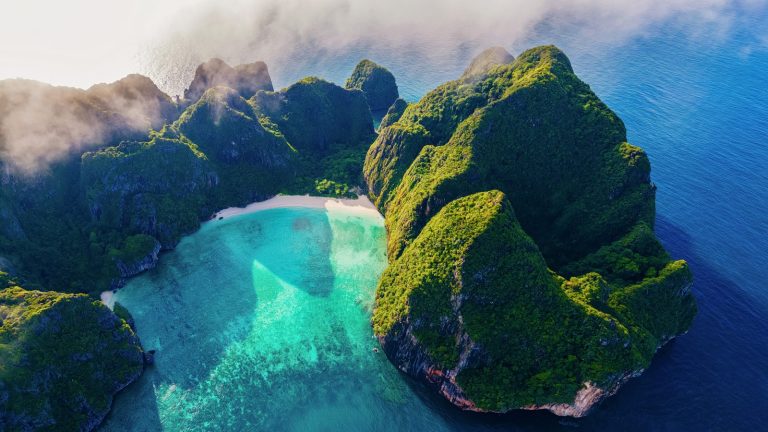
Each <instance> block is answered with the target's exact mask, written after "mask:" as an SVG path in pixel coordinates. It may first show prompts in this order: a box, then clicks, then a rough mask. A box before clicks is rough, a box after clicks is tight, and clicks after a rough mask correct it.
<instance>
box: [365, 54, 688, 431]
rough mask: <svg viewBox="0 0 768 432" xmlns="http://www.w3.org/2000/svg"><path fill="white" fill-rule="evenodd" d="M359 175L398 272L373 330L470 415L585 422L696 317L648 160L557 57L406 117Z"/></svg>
mask: <svg viewBox="0 0 768 432" xmlns="http://www.w3.org/2000/svg"><path fill="white" fill-rule="evenodd" d="M365 176H366V181H367V184H368V186H369V193H370V195H371V198H372V200H373V201H374V202H375V203H376V204H377V206H378V207H379V209H380V210H381V211H382V213H383V214H384V216H385V226H386V227H387V233H388V245H387V248H388V256H389V261H390V267H389V268H388V269H387V270H386V272H385V275H384V276H383V277H382V280H381V282H380V285H379V287H378V289H377V302H376V307H375V310H374V314H373V323H374V329H375V332H376V334H377V336H379V339H380V341H381V342H382V344H383V346H384V349H385V352H386V353H387V355H388V356H389V358H390V359H391V360H392V361H393V363H395V364H396V365H397V366H398V367H400V368H401V369H402V370H404V371H406V372H408V373H409V374H410V375H413V376H416V377H418V378H422V379H425V380H426V381H429V382H432V383H433V384H435V385H436V386H437V387H438V388H439V391H440V392H441V393H442V394H443V395H444V396H445V397H446V398H448V399H449V400H451V401H452V402H453V403H455V404H457V405H459V406H461V407H463V408H466V409H472V410H477V411H495V412H505V411H508V410H510V409H516V408H525V409H534V408H544V409H549V410H550V411H552V412H554V413H556V414H560V415H570V416H582V415H585V414H586V413H587V412H588V411H589V409H591V407H592V406H594V405H595V404H596V403H598V402H599V401H600V400H602V399H603V398H604V397H607V396H609V395H610V394H612V393H613V392H615V391H616V390H617V389H618V387H619V386H620V385H621V384H623V382H624V381H625V380H626V379H627V378H628V377H630V376H634V375H636V374H637V373H639V371H642V370H643V369H645V368H647V367H648V365H649V364H650V360H651V358H652V356H653V354H654V353H655V352H656V350H657V349H658V348H659V347H660V346H661V345H663V344H664V343H665V342H666V341H668V340H669V339H670V338H673V337H675V336H676V335H678V334H680V333H683V332H685V331H686V330H687V328H688V327H689V326H690V324H691V321H692V319H693V316H694V315H695V313H696V306H695V302H694V300H693V298H692V296H691V294H690V290H689V288H690V284H691V275H690V272H689V270H688V268H687V265H686V264H685V262H684V261H672V260H671V259H670V258H669V256H668V255H667V254H666V252H665V251H664V250H663V248H662V247H661V245H659V243H658V241H657V240H656V239H655V237H654V235H653V232H652V226H653V222H654V214H655V209H654V193H655V186H653V185H652V184H651V182H650V164H649V162H648V158H647V156H646V155H645V153H644V152H643V151H642V150H641V149H640V148H638V147H635V146H632V145H631V144H628V143H627V142H626V132H625V129H624V125H623V123H622V122H621V120H619V119H618V117H616V115H615V114H614V113H613V112H611V111H610V110H609V109H608V108H607V107H606V106H605V105H604V104H603V103H602V102H601V101H600V100H599V99H598V98H597V97H596V96H595V95H594V93H592V92H591V90H590V89H589V87H588V86H587V85H586V84H584V83H583V82H581V81H580V80H579V79H578V78H577V77H576V75H575V74H574V73H573V69H572V67H571V65H570V62H569V60H568V59H567V57H566V56H565V55H564V54H563V53H562V52H560V51H559V50H558V49H557V48H555V47H551V46H545V47H539V48H534V49H531V50H528V51H526V52H524V53H523V54H521V55H520V57H518V58H517V59H516V60H515V61H514V62H512V63H511V64H501V65H492V66H491V67H490V68H488V69H487V71H486V72H484V73H483V74H482V76H478V75H474V76H473V79H472V80H467V79H464V78H462V79H460V80H458V81H453V82H450V83H447V84H444V85H442V86H440V87H438V88H437V89H435V90H433V91H432V92H430V93H429V94H427V95H426V96H424V98H422V100H421V101H419V102H418V103H415V104H412V105H410V106H408V108H407V109H406V110H405V112H404V113H403V114H402V116H401V117H400V120H399V121H397V122H395V123H393V124H392V125H391V126H389V127H387V128H384V129H383V130H382V131H381V132H380V134H379V136H378V138H377V140H376V142H374V144H373V145H372V146H371V148H370V150H369V152H368V155H367V158H366V163H365ZM489 191H495V192H489ZM489 202H490V203H493V206H491V207H487V206H488V205H490V204H488V203H489ZM512 209H514V211H513V210H512ZM473 212H475V213H477V214H471V213H473ZM489 212H490V213H489ZM501 226H504V227H505V228H501ZM465 227H468V228H472V230H474V231H473V232H472V233H471V235H470V233H468V232H465V231H466V228H465ZM478 238H481V239H482V241H481V240H477V239H478ZM521 267H522V268H521ZM598 272H600V273H598ZM419 275H423V276H419ZM422 278H423V279H422ZM641 298H642V300H641ZM657 310H660V311H663V312H662V313H658V314H657V313H655V311H657ZM591 389H597V390H596V391H592V390H591ZM582 392H587V393H589V397H586V398H585V397H578V395H579V394H581V393H582ZM585 394H586V393H585Z"/></svg>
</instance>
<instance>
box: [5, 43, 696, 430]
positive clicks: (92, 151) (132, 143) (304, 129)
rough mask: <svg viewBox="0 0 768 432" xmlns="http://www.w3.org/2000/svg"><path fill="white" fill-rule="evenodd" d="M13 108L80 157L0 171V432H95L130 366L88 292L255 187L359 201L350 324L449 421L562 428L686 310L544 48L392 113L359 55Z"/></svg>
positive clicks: (620, 131)
mask: <svg viewBox="0 0 768 432" xmlns="http://www.w3.org/2000/svg"><path fill="white" fill-rule="evenodd" d="M31 95H35V96H36V98H34V99H35V100H37V99H39V97H40V96H41V95H42V97H43V99H44V100H49V101H55V102H56V103H57V107H59V108H58V109H59V110H64V111H67V112H68V113H70V114H71V116H68V117H66V118H67V119H70V118H71V119H72V120H71V121H82V122H84V123H87V124H89V125H93V128H94V129H97V130H98V131H99V133H96V134H85V135H83V136H77V137H65V139H71V140H79V141H81V143H82V144H83V151H71V152H69V153H67V154H66V155H65V156H64V157H62V158H60V159H56V160H53V161H51V163H50V165H49V166H46V167H45V169H44V170H37V171H34V172H30V170H29V169H28V165H29V163H30V161H25V162H27V164H26V165H25V164H19V163H18V162H17V161H15V160H14V159H12V158H10V157H8V158H4V159H3V160H2V161H0V164H2V166H1V167H0V168H2V177H1V178H0V269H1V270H2V273H0V288H4V289H2V291H0V426H2V428H3V429H4V430H38V429H46V428H53V427H56V428H62V429H71V430H92V429H94V428H95V427H97V426H98V425H99V424H100V422H101V421H102V420H103V418H104V417H105V416H106V414H107V412H108V411H109V409H110V406H111V401H112V397H113V396H114V394H115V393H117V392H118V391H120V390H121V389H122V388H124V387H125V386H127V385H128V384H130V383H131V382H132V381H134V380H135V379H136V378H137V377H138V376H140V375H141V373H142V370H143V368H144V367H147V366H148V365H151V362H152V355H151V354H150V353H149V352H145V348H143V347H142V345H141V343H140V341H139V339H138V337H137V336H136V332H135V328H134V324H133V321H132V318H131V316H130V313H129V312H128V310H126V309H125V308H123V307H121V306H120V305H119V304H116V305H114V309H113V310H110V309H109V308H107V307H106V306H105V305H104V304H102V303H101V302H100V301H99V300H98V298H99V295H100V293H101V292H102V291H105V290H114V289H118V288H120V287H121V286H123V285H124V284H125V283H126V280H127V279H129V278H131V277H132V276H135V275H137V274H139V273H140V272H143V271H145V270H148V269H151V268H153V267H154V266H155V265H157V262H158V260H159V259H161V252H162V251H165V250H171V249H173V248H174V247H175V246H176V245H177V244H178V243H179V241H180V239H181V238H182V237H183V236H185V235H187V234H190V233H192V232H194V231H195V230H196V229H197V228H198V227H199V226H200V223H201V222H202V221H205V220H208V219H210V218H211V217H212V216H213V215H215V214H216V213H217V212H218V211H219V210H221V209H223V208H227V207H243V206H245V205H246V204H249V203H252V202H256V201H263V200H266V199H268V198H270V197H273V196H275V195H277V194H288V195H290V194H294V195H304V194H310V195H318V196H332V197H348V198H352V197H356V196H357V195H367V196H368V197H369V198H370V199H371V201H372V202H373V203H374V204H375V206H376V207H377V208H378V210H379V211H380V213H381V214H382V215H383V216H384V218H385V226H386V228H387V237H388V239H387V257H388V260H389V266H388V268H387V269H386V270H385V272H384V274H383V275H382V277H381V280H380V282H379V286H378V288H377V290H376V302H375V308H374V311H373V315H372V318H371V323H372V327H373V332H374V334H375V335H376V337H377V338H378V341H379V342H380V344H381V347H382V350H383V351H384V353H385V354H386V355H387V357H388V358H389V360H390V361H391V362H392V363H393V364H394V365H395V366H397V367H398V368H399V369H400V370H402V371H403V372H405V373H406V374H408V375H410V376H412V377H414V378H415V379H417V380H420V381H423V382H426V383H428V385H429V386H431V387H432V388H434V389H435V391H436V392H438V393H439V394H441V395H443V396H444V397H445V398H447V399H448V400H449V401H450V402H451V403H453V404H454V405H456V406H458V407H460V408H462V409H467V410H473V411H481V412H507V411H510V410H514V409H527V410H532V409H545V410H549V411H551V412H553V413H555V414H557V415H562V416H573V417H580V416H583V415H586V414H587V413H588V412H589V410H590V409H591V408H592V407H594V406H595V405H596V404H598V403H599V402H600V401H602V400H603V399H604V398H605V397H608V396H610V395H612V394H614V393H615V392H616V391H617V390H618V389H619V388H620V387H621V385H622V384H624V383H625V382H626V381H627V380H628V379H630V378H632V377H635V376H638V375H639V374H641V373H642V372H643V371H644V370H645V369H646V368H647V367H648V366H649V365H650V363H651V360H652V358H653V355H654V354H655V353H656V351H657V350H658V349H659V348H660V347H661V346H663V345H664V344H665V343H666V342H668V341H669V340H671V339H672V338H674V337H676V336H678V335H680V334H682V333H685V332H686V331H687V329H688V328H689V326H690V324H691V322H692V320H693V317H694V315H695V314H696V304H695V300H694V298H693V296H692V294H691V284H692V276H691V274H690V271H689V270H688V267H687V264H686V263H685V262H684V261H681V260H677V261H676V260H672V259H671V258H670V257H669V256H668V254H667V253H666V252H665V250H664V248H663V247H662V246H661V245H660V243H659V242H658V241H657V239H656V238H655V236H654V233H653V226H654V218H655V186H654V185H653V184H652V182H651V180H650V163H649V161H648V158H647V156H646V154H645V153H644V152H643V150H642V149H640V148H638V147H636V146H633V145H631V144H629V143H627V142H626V141H627V138H626V131H625V128H624V125H623V123H622V122H621V120H620V119H619V118H618V117H617V116H616V115H615V114H614V113H613V112H612V111H611V110H610V109H609V108H608V107H607V106H606V105H605V104H603V103H602V102H601V101H600V100H599V99H598V98H597V96H596V95H595V94H594V93H593V92H592V91H591V90H590V88H589V86H588V85H586V84H585V83H583V82H582V81H581V80H579V78H578V77H577V76H576V75H575V74H574V72H573V69H572V67H571V64H570V61H569V60H568V58H567V57H566V56H565V55H564V54H563V53H562V52H561V51H560V50H558V49H557V48H555V47H552V46H544V47H537V48H534V49H531V50H528V51H525V52H523V53H522V54H521V55H519V56H518V57H517V58H513V57H512V56H511V55H510V54H509V53H507V52H506V50H504V49H502V48H492V49H490V50H488V51H486V52H483V53H482V54H481V55H480V56H478V57H477V58H476V59H475V61H473V62H472V64H471V65H470V66H469V67H468V69H467V71H466V72H465V73H464V75H463V76H461V77H460V78H459V79H457V80H455V81H451V82H448V83H445V84H443V85H441V86H439V87H438V88H436V89H435V90H433V91H431V92H429V93H428V94H427V95H426V96H424V97H423V98H422V99H421V100H420V101H418V102H416V103H413V104H408V103H407V102H406V101H404V100H402V99H398V96H399V95H398V92H397V86H396V83H395V79H394V77H393V76H392V74H391V73H389V71H387V70H386V69H385V68H383V67H382V66H379V65H376V64H375V63H373V62H371V61H369V60H364V61H362V62H361V63H360V64H359V65H358V66H357V67H356V68H355V70H354V72H353V74H352V76H351V77H350V79H349V80H348V81H347V83H346V86H345V88H343V87H340V86H337V85H335V84H333V83H329V82H326V81H324V80H322V79H318V78H305V79H303V80H301V81H299V82H297V83H295V84H293V85H291V86H289V87H287V88H285V89H282V90H279V91H274V89H273V85H272V82H271V79H270V77H269V73H268V71H267V67H266V65H265V64H264V63H261V62H257V63H253V64H249V65H240V66H236V67H231V66H229V65H227V64H226V63H224V62H223V61H221V60H215V59H214V60H211V61H209V62H207V63H205V64H203V65H201V66H200V67H198V69H197V71H196V74H195V78H194V80H193V82H192V83H191V84H190V86H189V88H188V90H187V91H186V92H185V95H184V96H185V97H184V99H181V100H178V101H174V100H173V99H172V98H170V97H169V96H168V95H166V94H164V93H163V92H161V91H160V90H159V89H158V88H157V87H156V86H155V85H154V83H152V81H151V80H149V79H148V78H145V77H141V76H137V75H131V76H129V77H127V78H125V79H123V80H121V81H118V82H116V83H112V84H104V85H97V86H94V87H92V88H90V89H88V90H77V89H68V88H60V87H51V86H47V85H44V84H40V83H36V82H31V81H23V80H8V81H3V82H0V118H1V117H4V116H5V117H9V116H13V115H14V113H15V112H18V111H19V110H20V109H21V108H20V106H19V104H21V105H22V108H23V103H24V102H25V101H28V100H32V99H33V98H31ZM126 107H130V109H126ZM384 110H386V115H385V116H384V118H383V119H382V121H381V124H380V126H379V129H378V130H375V129H374V122H373V117H372V114H371V112H372V111H382V112H383V111H384ZM37 121H38V122H39V124H37V125H34V126H35V127H37V128H43V129H44V128H55V126H56V122H57V121H60V116H58V115H57V111H52V112H51V116H50V117H47V118H38V119H37ZM148 130H149V132H147V131H148ZM5 139H8V137H2V136H0V149H3V148H4V145H5V143H4V141H1V140H5ZM0 154H3V155H5V154H7V152H2V153H0ZM157 355H162V352H159V353H158V354H157Z"/></svg>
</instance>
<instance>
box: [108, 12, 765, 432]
mask: <svg viewBox="0 0 768 432" xmlns="http://www.w3.org/2000/svg"><path fill="white" fill-rule="evenodd" d="M690 30H691V29H687V28H685V26H684V25H673V24H670V25H668V26H666V25H665V26H660V27H658V28H654V29H653V31H649V32H648V33H647V34H645V35H644V36H642V37H634V38H631V39H628V40H624V41H620V42H616V41H612V42H611V43H606V42H605V41H603V42H602V43H598V42H595V43H585V41H584V39H583V38H572V37H571V36H572V34H571V33H570V32H568V31H567V29H562V28H560V29H558V30H557V31H555V30H553V29H546V28H542V29H541V30H540V31H539V32H537V33H536V34H537V36H535V37H532V38H531V39H530V40H528V41H526V42H524V43H522V42H518V43H516V44H515V45H514V46H507V49H509V50H510V52H512V53H513V54H514V55H517V54H519V52H520V51H522V50H523V49H524V48H527V47H530V46H534V45H537V44H548V43H554V44H556V45H558V46H559V47H561V48H562V49H563V50H564V51H565V52H566V54H567V55H568V56H569V58H570V59H571V62H572V64H573V66H574V69H575V71H576V73H577V74H578V75H579V76H580V77H581V78H582V79H583V80H584V81H585V82H587V83H588V84H590V85H591V87H592V88H593V90H594V91H595V92H596V93H597V95H598V96H600V97H601V98H602V99H603V100H604V101H605V102H606V103H607V104H608V105H609V106H610V107H611V108H612V109H613V110H614V111H616V112H617V113H618V114H619V116H620V117H621V118H622V119H623V120H624V122H625V124H626V127H627V131H628V138H629V141H630V142H631V143H633V144H635V145H638V146H641V147H643V148H644V149H645V150H646V151H647V152H648V154H649V156H650V159H651V163H652V170H653V172H652V178H653V181H654V183H655V184H656V185H657V187H658V192H657V221H656V231H657V233H658V235H659V237H660V239H661V241H662V242H663V243H664V245H665V246H666V247H667V249H668V250H669V252H670V253H671V254H672V256H673V257H675V258H683V259H686V260H687V261H688V262H689V263H690V266H691V268H692V270H693V273H694V277H695V285H694V292H695V295H696V298H697V301H698V305H699V314H698V316H697V318H696V320H695V322H694V325H693V327H692V328H691V330H690V332H689V333H688V334H686V335H684V336H682V337H680V338H678V339H676V340H674V341H673V342H671V343H670V344H668V345H667V346H666V347H664V348H663V349H662V350H661V351H660V352H659V353H658V354H657V356H656V357H655V359H654V362H653V364H652V365H651V367H650V368H649V369H648V370H647V371H646V372H645V373H644V374H643V375H642V376H641V377H639V378H637V379H634V380H632V381H630V382H629V383H628V384H627V385H626V386H624V387H623V388H622V389H621V390H620V391H619V393H618V394H617V395H616V396H614V397H612V398H610V399H608V400H607V401H606V402H604V403H603V404H602V405H601V406H599V407H597V408H596V409H595V410H594V411H593V412H592V413H591V414H590V415H589V416H588V417H586V418H584V419H578V420H573V419H566V420H564V419H559V418H557V417H555V416H553V415H550V414H548V413H511V414H508V415H477V414H471V413H464V412H461V411H459V410H457V409H455V408H454V407H452V406H451V405H449V404H448V403H447V402H445V401H444V400H442V399H441V398H439V397H436V396H434V395H432V394H431V393H430V392H428V391H424V389H423V388H421V387H420V386H419V385H418V384H415V383H408V386H409V387H411V389H410V391H413V392H414V394H416V395H417V397H418V398H420V399H421V400H420V404H423V406H424V407H425V408H426V409H428V410H429V413H425V414H424V416H423V418H420V419H413V420H414V422H410V423H408V424H401V425H400V426H402V427H397V426H396V425H394V424H393V425H389V426H392V427H389V429H393V428H394V429H395V430H396V429H400V430H405V429H409V428H410V429H414V428H416V425H419V426H418V428H416V430H430V429H434V430H438V429H439V430H445V429H450V430H457V431H492V430H505V431H507V430H513V431H538V430H565V431H575V430H583V431H593V430H594V431H605V430H607V431H731V430H736V431H758V430H768V419H766V418H765V416H768V323H766V317H768V286H767V285H768V38H766V35H768V12H766V11H765V10H763V11H762V12H760V13H756V14H754V15H753V16H744V17H740V18H739V24H738V25H735V26H734V27H733V28H731V29H730V30H728V31H725V32H722V33H718V34H712V35H708V34H700V33H699V34H693V33H695V32H691V31H690ZM436 37H439V35H436ZM442 43H444V44H448V45H450V44H454V42H452V41H444V42H442ZM498 43H499V44H501V45H504V41H499V42H498ZM455 46H456V48H455V49H453V50H447V51H445V50H444V51H443V52H449V53H450V54H449V55H444V57H443V58H439V59H434V58H432V59H429V61H422V60H421V59H420V58H419V57H418V56H416V55H409V53H407V52H403V51H402V50H401V49H400V50H387V49H384V48H382V49H374V50H373V51H371V49H370V47H368V48H365V49H363V48H361V49H360V50H352V51H351V52H347V53H345V54H343V55H334V56H331V57H322V56H318V55H307V56H306V57H303V58H300V59H296V61H295V62H294V63H293V64H294V66H293V68H292V69H290V70H282V71H276V70H271V73H272V75H273V77H274V78H275V82H276V86H277V87H281V86H285V85H288V84H290V83H291V82H293V81H295V80H296V79H298V78H301V77H303V76H306V75H319V76H321V77H323V78H326V79H328V80H331V81H334V82H337V83H343V82H344V79H345V77H346V76H347V75H348V74H349V72H350V71H351V69H352V68H353V67H354V64H355V63H356V62H357V61H358V60H359V59H361V58H363V57H369V58H371V59H373V60H374V61H376V62H379V63H380V64H382V65H384V66H386V67H388V68H389V69H390V70H392V71H393V72H394V73H395V75H396V77H397V79H398V84H399V87H400V92H401V96H403V97H404V98H406V99H407V100H409V101H411V102H413V101H416V100H418V99H419V98H420V97H421V96H423V95H424V94H425V93H426V92H427V91H429V90H430V89H432V88H434V87H435V86H437V85H439V84H440V83H442V82H444V81H447V80H450V79H454V78H456V77H458V76H459V75H460V74H461V72H462V70H463V69H464V67H465V66H466V65H467V64H468V62H469V60H470V58H471V57H472V55H473V54H474V53H475V51H476V49H475V48H473V47H470V46H467V45H463V44H461V43H458V42H456V43H455ZM415 52H416V51H415ZM307 217H309V216H307ZM312 217H318V216H317V215H315V216H312ZM285 223H286V224H287V225H286V227H289V226H291V225H290V224H289V223H288V222H285ZM286 229H287V228H286ZM196 235H197V234H196ZM189 242H192V240H189ZM177 259H178V260H181V258H173V259H171V258H167V259H166V261H167V262H169V263H173V262H174V260H177ZM162 265H163V264H162V262H161V266H162ZM167 265H170V266H173V264H167ZM163 271H165V272H172V271H173V269H172V268H171V269H170V270H169V269H166V270H163ZM158 274H159V273H158ZM158 274H156V275H155V276H151V275H150V276H147V277H145V279H146V278H149V277H161V276H157V275H158ZM137 280H139V281H140V282H134V286H136V285H137V284H142V283H144V282H147V283H148V279H147V280H144V279H137ZM142 280H144V282H141V281H142ZM147 286H149V285H147ZM127 289H130V286H129V287H128V288H127ZM145 289H149V288H145ZM139 325H140V326H141V323H139ZM140 331H141V328H140ZM142 385H143V384H142ZM148 385H149V384H148ZM148 388H149V387H148ZM148 391H149V390H148ZM164 391H165V390H164ZM165 397H166V398H167V395H166V396H165ZM124 399H125V398H124ZM163 400H165V399H163ZM121 403H125V402H121V398H120V397H118V400H117V402H116V406H117V408H118V411H117V412H118V413H119V412H120V404H121ZM136 414H137V415H140V414H138V413H136ZM305 414H306V413H305ZM296 415H298V416H302V414H301V413H297V414H296ZM350 415H352V416H354V414H350ZM116 416H117V417H119V415H116ZM122 418H123V419H124V420H123V421H124V423H123V424H122V425H121V424H120V421H119V420H120V419H117V420H114V417H113V421H112V426H113V428H110V427H107V430H123V428H124V429H125V430H130V425H131V424H133V423H132V422H131V420H130V416H129V415H123V417H122ZM308 418H309V417H308ZM310 420H311V419H310ZM310 420H307V421H310ZM393 421H394V420H393ZM115 424H117V425H118V426H114V425H115ZM108 425H109V423H108ZM430 425H434V427H430ZM121 426H122V427H123V428H121ZM307 427H308V428H310V429H312V428H313V426H311V425H309V424H308V425H307ZM314 428H315V429H317V427H316V426H314ZM171 429H172V428H171ZM146 430H151V428H148V429H146ZM323 430H324V429H323Z"/></svg>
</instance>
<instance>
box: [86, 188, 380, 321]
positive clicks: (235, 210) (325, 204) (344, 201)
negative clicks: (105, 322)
mask: <svg viewBox="0 0 768 432" xmlns="http://www.w3.org/2000/svg"><path fill="white" fill-rule="evenodd" d="M290 207H304V208H318V209H321V208H324V209H326V210H327V211H329V212H344V213H351V214H356V215H361V216H374V217H379V218H382V219H383V217H382V216H381V214H380V213H379V210H378V209H377V208H376V206H374V205H373V203H372V202H371V201H370V200H369V199H368V197H366V196H365V195H360V196H358V197H357V198H356V199H349V198H328V197H318V196H310V195H277V196H274V197H272V198H270V199H268V200H265V201H258V202H255V203H251V204H248V205H247V206H245V207H228V208H225V209H224V210H219V211H218V212H216V213H215V214H214V215H213V217H212V218H211V220H210V221H209V222H215V221H217V220H222V219H228V218H231V217H234V216H240V215H244V214H249V213H255V212H258V211H262V210H269V209H276V208H290ZM114 296H115V292H114V291H112V290H109V291H104V292H102V293H101V302H102V303H104V305H105V306H107V307H108V308H110V309H113V308H114V306H115V297H114Z"/></svg>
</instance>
